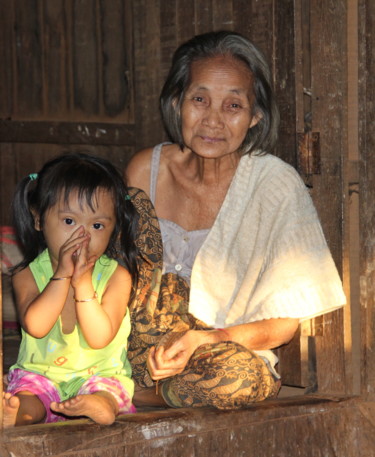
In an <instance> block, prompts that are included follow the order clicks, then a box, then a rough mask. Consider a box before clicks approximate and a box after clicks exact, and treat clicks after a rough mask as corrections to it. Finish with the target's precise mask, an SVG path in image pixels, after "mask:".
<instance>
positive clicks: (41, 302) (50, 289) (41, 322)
mask: <svg viewBox="0 0 375 457" xmlns="http://www.w3.org/2000/svg"><path fill="white" fill-rule="evenodd" d="M12 282H13V289H14V293H15V298H16V303H17V310H18V317H19V319H20V323H21V325H22V327H23V329H24V330H25V331H26V332H27V333H29V334H30V335H31V336H33V337H35V338H42V337H44V336H46V335H47V333H48V332H49V331H50V330H51V329H52V327H53V326H54V324H55V322H56V321H57V319H58V317H59V315H60V314H61V311H62V309H63V307H64V304H65V301H66V297H67V295H68V291H69V286H70V280H61V281H50V282H49V284H48V285H47V286H46V288H45V289H44V290H43V292H42V293H40V292H39V290H38V287H37V285H36V282H35V279H34V277H33V274H32V273H31V270H30V268H29V267H27V268H25V269H24V270H21V271H19V272H17V273H16V274H15V275H14V276H13V278H12Z"/></svg>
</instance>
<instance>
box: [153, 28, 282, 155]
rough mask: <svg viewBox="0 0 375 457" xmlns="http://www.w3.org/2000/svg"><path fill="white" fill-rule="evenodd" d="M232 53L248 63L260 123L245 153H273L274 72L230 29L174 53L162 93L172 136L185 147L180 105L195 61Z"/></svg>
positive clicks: (276, 121) (275, 129) (250, 134)
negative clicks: (272, 76) (272, 78)
mask: <svg viewBox="0 0 375 457" xmlns="http://www.w3.org/2000/svg"><path fill="white" fill-rule="evenodd" d="M222 55H224V56H225V55H229V56H232V57H234V58H235V59H238V60H240V61H242V62H244V63H245V64H246V66H247V67H248V68H249V71H250V72H251V73H252V76H253V80H254V83H253V84H254V86H253V90H254V95H255V101H254V106H253V113H252V114H253V115H256V116H257V117H259V121H258V123H257V124H256V125H255V126H253V127H252V128H250V129H249V130H248V132H247V134H246V137H245V139H244V141H243V143H242V145H241V151H242V153H243V154H245V153H251V152H254V151H256V150H260V151H262V152H269V151H271V150H272V149H273V147H274V146H275V144H276V141H277V136H278V127H279V111H278V108H277V105H276V102H275V98H274V95H273V91H272V81H271V72H270V69H269V66H268V64H267V62H266V60H265V58H264V56H263V54H262V53H261V52H260V51H259V50H258V49H257V48H256V47H255V46H254V44H253V43H251V42H250V41H249V40H248V39H247V38H245V37H244V36H242V35H240V34H239V33H235V32H230V31H218V32H209V33H204V34H202V35H197V36H195V37H193V38H192V39H190V40H189V41H187V42H186V43H183V44H182V45H181V46H180V47H179V48H178V49H177V50H176V52H175V53H174V56H173V59H172V66H171V68H170V71H169V74H168V76H167V79H166V81H165V83H164V86H163V89H162V92H161V95H160V109H161V113H162V118H163V122H164V126H165V129H166V131H167V133H168V135H169V137H170V139H171V140H172V141H173V142H174V143H177V144H179V145H180V146H181V147H183V144H184V141H183V137H182V127H181V119H180V108H181V104H182V101H183V98H184V94H185V90H186V89H187V87H188V85H189V83H190V69H191V64H192V62H194V61H197V60H200V59H206V58H210V57H216V56H222Z"/></svg>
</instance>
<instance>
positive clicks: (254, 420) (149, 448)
mask: <svg viewBox="0 0 375 457" xmlns="http://www.w3.org/2000/svg"><path fill="white" fill-rule="evenodd" d="M374 412H375V407H374V404H373V403H370V402H369V403H364V402H362V401H360V400H358V399H340V398H317V397H303V398H299V399H284V400H279V401H269V402H263V403H262V404H259V405H253V406H250V407H249V408H248V409H247V410H240V411H217V410H211V409H180V410H159V411H154V412H152V411H150V412H140V413H138V414H132V415H129V416H123V417H121V418H119V419H118V420H117V421H116V422H115V423H114V424H113V425H112V426H110V427H108V426H99V425H96V424H92V423H91V424H90V422H89V421H85V420H78V421H72V422H68V423H65V424H60V425H59V426H56V425H44V426H33V427H19V428H18V429H13V430H6V431H5V433H4V435H3V440H2V443H1V446H2V448H0V454H1V455H2V457H10V456H11V455H13V456H17V457H18V456H24V455H28V456H30V457H34V456H35V457H39V456H41V455H48V456H50V457H57V456H59V457H68V456H72V455H74V456H75V457H88V456H90V457H94V456H99V455H100V456H101V457H103V456H104V457H119V456H129V457H137V456H142V457H147V456H150V457H154V456H163V457H172V456H173V457H174V456H182V457H204V456H216V455H225V456H226V457H238V456H240V455H243V456H247V457H270V456H285V457H289V456H293V457H316V456H324V457H358V455H359V454H358V452H359V449H360V450H361V454H360V455H361V457H370V456H373V450H374V449H375V447H374V446H375V441H374V435H373V424H374V422H373V419H372V417H373V414H374ZM11 452H12V454H11Z"/></svg>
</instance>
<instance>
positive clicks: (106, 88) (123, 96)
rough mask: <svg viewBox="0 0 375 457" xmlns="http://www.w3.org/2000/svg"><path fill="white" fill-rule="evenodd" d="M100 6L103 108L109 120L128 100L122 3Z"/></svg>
mask: <svg viewBox="0 0 375 457" xmlns="http://www.w3.org/2000/svg"><path fill="white" fill-rule="evenodd" d="M99 5H100V11H99V17H100V24H101V39H102V42H101V52H102V54H103V59H102V61H103V63H102V65H103V70H102V71H103V82H102V84H103V99H104V108H105V112H106V114H107V115H108V116H109V117H115V116H118V115H120V114H122V113H123V112H124V111H125V108H126V106H127V104H128V101H129V87H128V86H127V81H126V78H125V77H124V76H125V74H126V72H127V71H129V68H128V67H127V66H126V51H125V40H124V39H123V37H124V36H125V30H124V22H123V17H124V1H123V0H110V1H108V0H105V1H104V0H101V1H100V2H99Z"/></svg>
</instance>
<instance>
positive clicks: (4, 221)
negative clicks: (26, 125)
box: [0, 144, 17, 225]
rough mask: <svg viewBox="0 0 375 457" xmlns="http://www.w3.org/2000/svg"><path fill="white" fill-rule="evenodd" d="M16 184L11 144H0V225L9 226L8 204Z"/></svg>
mask: <svg viewBox="0 0 375 457" xmlns="http://www.w3.org/2000/svg"><path fill="white" fill-rule="evenodd" d="M16 184H17V176H16V169H15V166H14V152H13V147H12V145H11V144H0V192H1V194H0V202H1V204H0V209H1V211H0V224H1V225H10V222H11V221H10V203H11V201H12V198H13V192H14V189H15V186H16Z"/></svg>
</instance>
